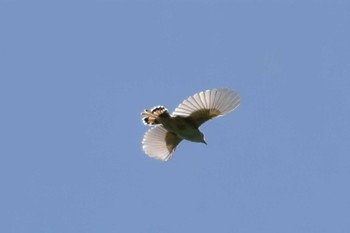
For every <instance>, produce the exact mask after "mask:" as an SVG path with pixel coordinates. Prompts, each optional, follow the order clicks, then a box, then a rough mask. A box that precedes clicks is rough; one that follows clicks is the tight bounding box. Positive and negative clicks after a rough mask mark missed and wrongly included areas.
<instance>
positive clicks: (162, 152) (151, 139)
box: [142, 125, 182, 162]
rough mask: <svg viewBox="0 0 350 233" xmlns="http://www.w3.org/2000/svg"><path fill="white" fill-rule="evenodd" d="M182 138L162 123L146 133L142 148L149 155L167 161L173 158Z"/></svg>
mask: <svg viewBox="0 0 350 233" xmlns="http://www.w3.org/2000/svg"><path fill="white" fill-rule="evenodd" d="M181 140H182V139H181V138H179V137H178V136H176V134H174V133H171V132H169V131H167V130H166V129H165V128H164V127H163V126H162V125H157V126H155V127H153V128H151V129H149V130H148V131H147V132H146V133H145V136H144V137H143V140H142V149H143V151H144V152H145V153H146V154H147V155H148V156H149V157H151V158H154V159H158V160H161V161H164V162H166V161H168V160H169V159H170V158H171V156H172V154H173V153H174V151H175V148H176V146H177V145H178V144H179V143H180V142H181Z"/></svg>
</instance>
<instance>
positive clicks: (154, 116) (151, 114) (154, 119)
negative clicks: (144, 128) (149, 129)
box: [141, 106, 170, 125]
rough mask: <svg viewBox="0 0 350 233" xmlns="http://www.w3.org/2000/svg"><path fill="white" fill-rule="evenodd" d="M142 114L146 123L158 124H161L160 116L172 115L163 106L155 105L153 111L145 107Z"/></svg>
mask: <svg viewBox="0 0 350 233" xmlns="http://www.w3.org/2000/svg"><path fill="white" fill-rule="evenodd" d="M141 116H142V117H143V118H142V120H143V123H144V124H145V125H157V124H160V122H159V121H158V118H159V117H170V115H169V112H168V110H167V109H166V108H165V107H163V106H157V107H154V108H153V109H152V110H151V111H150V110H148V109H145V110H144V111H143V112H142V113H141Z"/></svg>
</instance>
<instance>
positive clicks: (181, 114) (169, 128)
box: [141, 88, 240, 162]
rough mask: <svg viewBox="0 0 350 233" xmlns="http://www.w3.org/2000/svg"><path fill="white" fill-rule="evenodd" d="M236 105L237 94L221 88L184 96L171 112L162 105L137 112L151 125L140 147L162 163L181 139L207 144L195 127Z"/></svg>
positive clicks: (225, 112)
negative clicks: (184, 98)
mask: <svg viewBox="0 0 350 233" xmlns="http://www.w3.org/2000/svg"><path fill="white" fill-rule="evenodd" d="M239 104H240V98H239V95H238V94H237V93H235V92H234V91H232V90H230V89H226V88H223V89H212V90H206V91H202V92H199V93H197V94H195V95H193V96H190V97H188V98H187V99H186V100H184V101H183V102H182V103H181V104H180V105H179V106H178V107H177V108H176V109H175V111H174V112H173V113H172V114H171V115H170V114H169V112H168V110H167V109H166V108H165V107H163V106H157V107H154V108H153V109H152V110H147V109H146V110H144V111H143V112H142V113H141V116H142V117H143V118H142V119H143V122H144V124H146V125H150V126H154V127H152V128H151V129H149V130H148V131H147V132H146V133H145V135H144V137H143V140H142V149H143V151H144V152H145V153H146V154H147V155H148V156H150V157H151V158H154V159H158V160H161V161H164V162H166V161H168V160H169V159H170V158H171V156H172V154H173V153H174V151H175V149H176V146H177V145H178V144H179V143H180V142H181V141H182V140H188V141H191V142H199V143H205V144H207V143H206V142H205V140H204V135H203V133H202V132H201V131H200V130H199V126H201V125H202V124H203V123H204V122H206V121H207V120H210V119H213V118H216V117H219V116H223V115H225V114H227V113H229V112H231V111H233V110H234V109H235V108H237V107H238V106H239Z"/></svg>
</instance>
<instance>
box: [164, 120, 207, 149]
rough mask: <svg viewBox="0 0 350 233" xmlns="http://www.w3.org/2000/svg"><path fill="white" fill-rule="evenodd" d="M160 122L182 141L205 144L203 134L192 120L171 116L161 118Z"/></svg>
mask: <svg viewBox="0 0 350 233" xmlns="http://www.w3.org/2000/svg"><path fill="white" fill-rule="evenodd" d="M159 122H160V123H161V124H162V125H163V127H164V128H165V129H167V130H168V131H169V132H172V133H174V134H176V135H177V136H178V137H179V138H181V139H185V140H188V141H192V142H203V143H205V141H204V135H203V133H202V132H201V131H199V129H198V127H196V124H195V122H193V121H191V119H190V118H186V117H181V116H174V117H172V116H171V117H167V118H161V117H160V118H159Z"/></svg>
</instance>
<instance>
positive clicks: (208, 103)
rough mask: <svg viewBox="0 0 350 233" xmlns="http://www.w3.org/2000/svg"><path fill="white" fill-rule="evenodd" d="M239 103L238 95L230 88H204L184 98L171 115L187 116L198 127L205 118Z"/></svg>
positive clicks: (229, 109) (232, 108)
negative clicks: (204, 89)
mask: <svg viewBox="0 0 350 233" xmlns="http://www.w3.org/2000/svg"><path fill="white" fill-rule="evenodd" d="M239 103H240V98H239V95H238V94H237V93H235V92H234V91H232V90H229V89H213V90H206V91H202V92H199V93H197V94H195V95H193V96H191V97H189V98H188V99H186V100H184V101H183V102H182V103H181V104H180V105H179V106H178V107H177V108H176V109H175V111H174V112H173V115H174V116H181V117H188V118H190V119H191V120H192V121H193V122H194V123H195V124H196V125H197V127H199V126H200V125H201V124H203V123H204V122H206V121H207V120H210V119H213V118H215V117H219V116H223V115H225V114H227V113H229V112H231V111H233V110H234V109H235V108H237V107H238V106H239Z"/></svg>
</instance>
